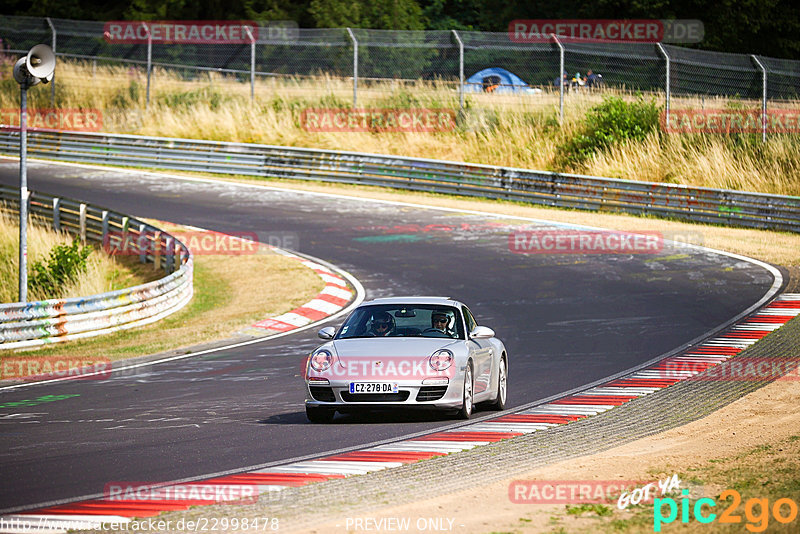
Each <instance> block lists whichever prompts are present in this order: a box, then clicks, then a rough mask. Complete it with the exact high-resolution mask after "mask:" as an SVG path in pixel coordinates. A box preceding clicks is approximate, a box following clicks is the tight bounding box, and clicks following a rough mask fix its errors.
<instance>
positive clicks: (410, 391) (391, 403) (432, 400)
mask: <svg viewBox="0 0 800 534" xmlns="http://www.w3.org/2000/svg"><path fill="white" fill-rule="evenodd" d="M461 382H462V381H459V380H454V379H450V380H449V381H448V383H447V384H441V383H433V384H428V383H422V382H421V381H414V382H398V383H397V390H398V391H397V393H350V382H349V381H343V380H336V381H331V382H329V383H328V384H319V383H315V382H310V383H309V382H308V381H306V405H307V406H317V407H329V408H335V409H339V408H345V407H346V408H351V409H357V408H359V407H362V408H370V407H403V408H427V409H453V408H460V407H461V404H462V402H463V389H464V388H463V383H461Z"/></svg>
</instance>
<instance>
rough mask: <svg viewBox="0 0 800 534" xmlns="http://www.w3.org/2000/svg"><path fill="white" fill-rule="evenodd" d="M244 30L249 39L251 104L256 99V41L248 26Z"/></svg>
mask: <svg viewBox="0 0 800 534" xmlns="http://www.w3.org/2000/svg"><path fill="white" fill-rule="evenodd" d="M244 30H245V31H246V32H247V35H248V37H250V101H251V102H253V101H254V100H255V98H256V40H255V38H254V37H253V32H251V31H250V27H249V26H246V25H245V26H244Z"/></svg>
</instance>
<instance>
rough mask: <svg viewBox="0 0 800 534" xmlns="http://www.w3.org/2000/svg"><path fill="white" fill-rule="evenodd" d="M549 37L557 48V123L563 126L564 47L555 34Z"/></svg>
mask: <svg viewBox="0 0 800 534" xmlns="http://www.w3.org/2000/svg"><path fill="white" fill-rule="evenodd" d="M550 36H551V37H552V38H553V40H554V41H555V42H556V45H557V46H558V57H559V62H558V64H559V68H558V77H557V79H558V86H559V90H558V93H559V95H558V123H559V124H564V45H562V44H561V41H559V40H558V37H556V34H554V33H551V34H550Z"/></svg>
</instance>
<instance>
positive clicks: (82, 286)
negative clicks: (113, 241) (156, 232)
mask: <svg viewBox="0 0 800 534" xmlns="http://www.w3.org/2000/svg"><path fill="white" fill-rule="evenodd" d="M71 242H72V237H71V236H69V235H68V234H66V233H61V232H54V231H52V230H50V229H47V228H44V227H42V226H40V225H38V224H29V225H28V270H29V271H28V276H29V277H30V269H31V266H32V265H33V264H34V263H35V262H37V261H40V260H46V259H47V257H48V255H49V254H50V251H51V250H52V248H53V247H54V246H56V245H62V244H69V243H71ZM86 267H87V268H86V271H84V272H83V273H80V274H79V275H78V276H77V277H76V279H75V280H74V281H73V282H71V283H69V284H66V285H65V286H63V287H61V290H60V291H59V292H58V294H55V295H48V294H45V293H43V292H42V291H41V290H40V289H38V288H33V289H30V290H29V291H28V300H29V301H34V300H44V299H48V298H68V297H80V296H86V295H94V294H96V293H104V292H106V291H113V290H116V289H121V288H124V287H129V286H133V285H138V284H143V283H145V282H148V281H150V280H154V279H156V278H158V277H159V274H158V273H157V272H155V271H153V270H152V269H148V268H146V267H142V266H139V265H138V264H136V263H135V262H132V261H126V260H121V259H120V258H112V257H110V256H108V255H106V254H103V253H101V252H98V251H97V250H93V251H92V253H91V254H90V255H89V257H88V259H87V262H86ZM18 273H19V225H18V223H17V221H14V220H12V219H11V218H9V217H8V215H7V214H5V213H4V212H1V211H0V302H16V301H17V299H18V297H19V295H18V288H19V282H18V276H19V275H18Z"/></svg>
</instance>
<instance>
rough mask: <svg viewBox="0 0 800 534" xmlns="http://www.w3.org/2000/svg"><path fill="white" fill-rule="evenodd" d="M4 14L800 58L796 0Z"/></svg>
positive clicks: (44, 1) (146, 5) (46, 3)
mask: <svg viewBox="0 0 800 534" xmlns="http://www.w3.org/2000/svg"><path fill="white" fill-rule="evenodd" d="M4 12H5V13H8V14H14V15H30V16H38V17H42V16H49V17H55V18H70V19H85V20H119V19H125V20H142V19H144V20H158V19H166V20H172V19H183V20H238V19H246V20H249V19H254V20H292V21H295V22H297V23H298V25H299V26H300V27H301V28H311V27H316V28H325V27H346V26H349V27H354V28H376V29H393V30H421V29H437V30H449V29H462V30H480V31H495V32H504V31H506V30H507V29H508V25H509V23H510V22H511V21H512V20H515V19H648V18H652V19H674V18H677V19H699V20H702V21H703V23H704V25H705V39H704V40H703V42H701V43H699V44H696V45H692V46H694V47H696V48H703V49H707V50H716V51H722V52H738V53H745V54H761V55H766V56H773V57H781V58H790V59H800V8H798V4H797V2H796V0H594V1H593V2H585V1H584V0H562V1H560V2H553V1H552V0H297V1H293V0H191V1H190V0H118V1H117V2H111V3H109V2H107V1H102V0H7V1H6V2H5V9H4Z"/></svg>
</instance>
